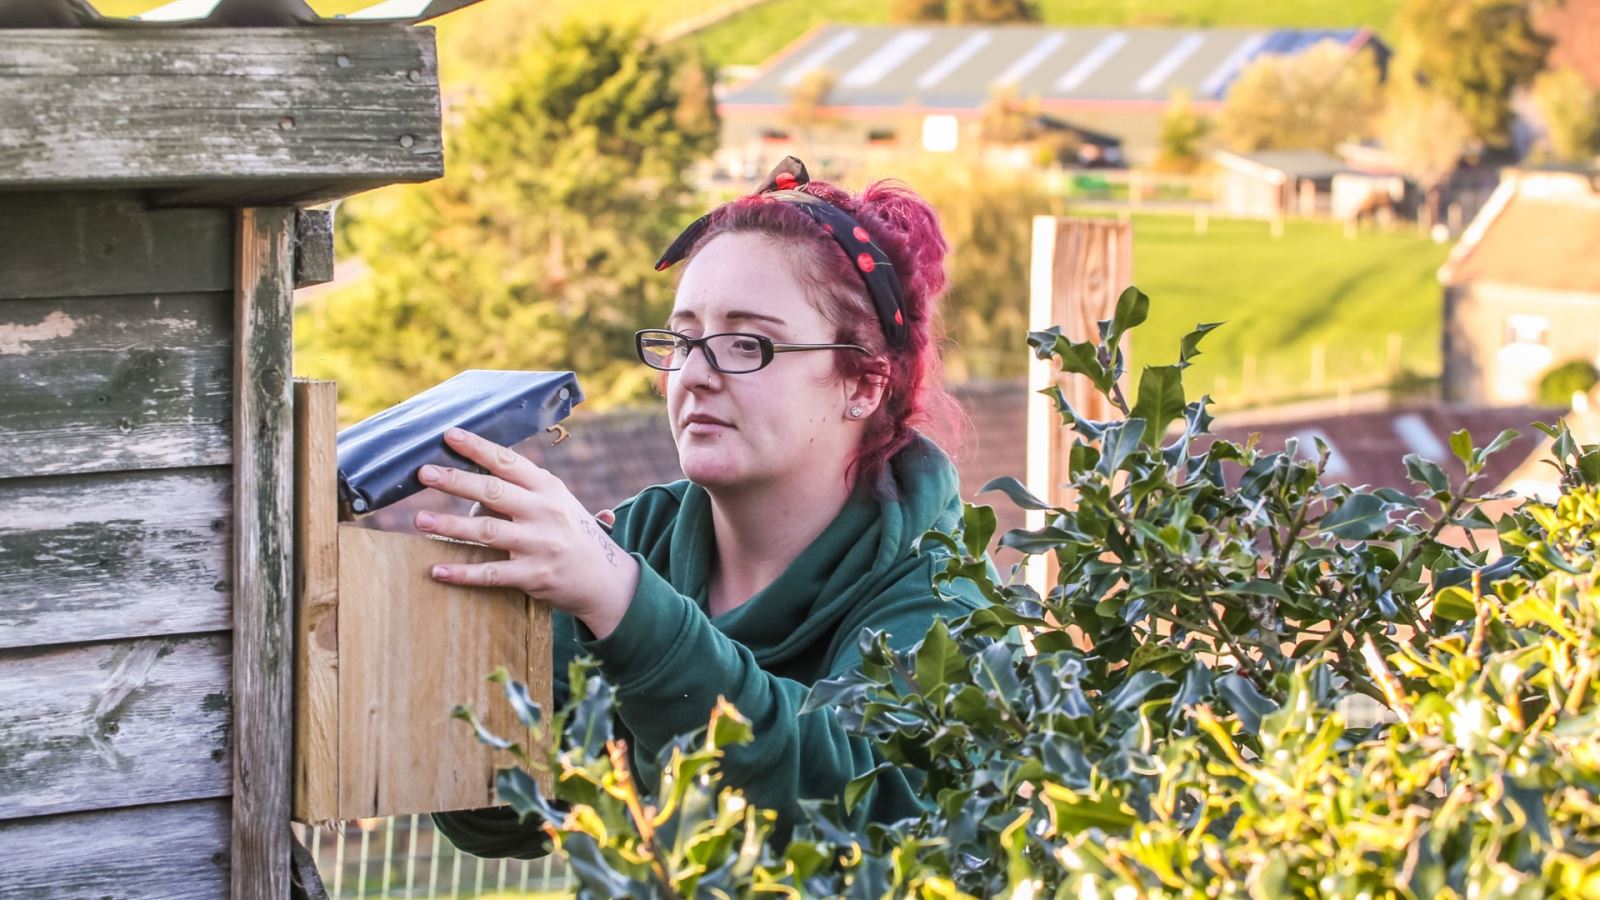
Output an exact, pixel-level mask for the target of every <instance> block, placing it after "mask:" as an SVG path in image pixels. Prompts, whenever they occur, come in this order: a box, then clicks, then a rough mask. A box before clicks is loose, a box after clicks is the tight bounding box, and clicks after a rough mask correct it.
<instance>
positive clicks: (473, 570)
mask: <svg viewBox="0 0 1600 900" xmlns="http://www.w3.org/2000/svg"><path fill="white" fill-rule="evenodd" d="M510 565H511V564H510V563H509V562H487V563H474V564H471V565H449V566H443V565H440V566H434V567H433V571H432V572H430V573H429V574H431V575H432V576H433V577H434V578H436V579H438V580H439V581H443V582H447V583H449V584H464V585H468V586H471V587H500V586H503V585H505V584H506V583H507V579H508V578H509V577H510V574H509V573H508V572H507V571H506V569H507V567H508V566H510Z"/></svg>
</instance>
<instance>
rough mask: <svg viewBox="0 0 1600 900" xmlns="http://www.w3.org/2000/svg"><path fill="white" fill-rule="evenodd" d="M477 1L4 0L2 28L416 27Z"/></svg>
mask: <svg viewBox="0 0 1600 900" xmlns="http://www.w3.org/2000/svg"><path fill="white" fill-rule="evenodd" d="M477 2H479V0H383V2H379V3H375V4H374V5H372V6H369V7H367V8H365V9H362V10H358V11H356V12H353V13H347V14H345V15H341V16H330V17H326V18H325V17H323V16H320V15H318V14H317V12H316V11H315V10H313V9H312V8H311V7H310V6H309V5H307V4H306V2H305V0H174V2H171V3H167V4H164V5H162V6H160V7H157V8H156V9H153V10H150V11H149V12H146V13H144V14H143V15H139V16H131V17H126V18H123V17H118V16H107V15H103V14H102V13H101V12H100V11H99V10H97V9H95V7H94V6H93V4H91V3H89V2H87V0H0V29H7V28H19V29H21V28H140V27H145V28H148V27H152V26H159V27H163V28H174V27H180V28H285V27H291V26H303V25H306V26H340V25H373V24H391V25H414V24H416V23H418V22H425V21H427V20H429V19H436V18H438V17H439V16H442V15H445V14H447V13H451V12H455V11H456V10H458V9H461V8H462V7H465V6H471V5H472V4H474V3H477Z"/></svg>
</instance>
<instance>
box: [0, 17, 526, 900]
mask: <svg viewBox="0 0 1600 900" xmlns="http://www.w3.org/2000/svg"><path fill="white" fill-rule="evenodd" d="M469 2H471V0H432V2H429V0H388V2H384V3H381V4H379V5H377V6H375V7H374V8H373V9H371V10H369V11H367V12H366V13H355V14H352V15H349V16H346V17H345V18H343V19H341V20H340V21H338V22H332V21H324V20H322V19H320V18H318V17H317V15H316V14H315V13H314V12H312V11H311V9H310V8H309V7H307V6H306V5H305V3H304V2H303V0H218V2H214V3H210V4H208V3H205V2H196V0H182V2H179V3H174V4H171V5H170V6H169V7H165V8H163V9H160V10H157V11H155V12H153V13H150V14H147V15H146V16H145V17H144V21H142V22H130V21H125V20H117V19H110V18H106V17H103V16H100V15H99V14H98V13H97V12H96V11H95V10H94V8H93V7H92V6H91V5H90V4H89V3H87V2H85V0H8V2H0V697H3V698H5V701H4V703H0V848H3V850H4V852H0V893H5V894H7V895H8V896H9V895H11V894H12V893H16V894H20V895H23V896H95V897H99V896H107V895H114V896H118V897H129V896H141V897H142V896H160V897H220V896H230V895H231V896H234V897H269V898H284V897H287V896H288V895H289V881H290V879H289V870H290V849H291V833H290V829H289V822H290V819H291V806H292V804H293V802H294V799H295V798H299V799H300V801H301V802H300V804H299V809H300V811H301V813H302V814H304V815H306V816H307V817H315V818H322V817H329V816H333V817H337V816H345V815H357V814H360V815H373V814H376V813H382V812H385V811H392V810H394V809H397V808H410V809H418V808H422V807H425V806H428V805H433V804H441V805H453V804H454V803H455V800H452V799H450V798H457V799H459V800H460V801H461V802H462V803H464V804H466V803H481V802H486V801H487V800H488V797H489V794H488V785H487V783H486V775H485V769H484V767H483V765H482V763H483V760H484V759H485V757H484V756H483V755H482V750H481V748H479V747H477V746H476V745H475V744H473V745H472V746H471V747H470V752H471V753H472V754H476V755H474V756H472V758H471V759H470V760H469V761H467V762H466V763H462V764H460V765H456V761H454V760H444V761H442V762H441V759H442V757H438V756H436V757H433V758H428V757H425V756H422V755H408V756H407V757H406V762H408V763H409V764H410V765H411V767H412V769H413V772H412V773H411V774H413V775H415V776H418V777H415V778H411V779H403V778H399V777H398V776H396V775H395V774H394V773H395V772H396V770H397V767H398V766H400V754H401V753H406V752H408V751H409V753H410V754H421V753H422V748H433V749H434V751H436V752H437V753H440V754H444V755H446V756H449V755H451V754H454V753H456V752H457V751H458V748H461V747H464V746H465V744H467V743H470V742H471V738H470V736H469V735H468V732H467V728H466V726H465V725H463V724H462V723H458V722H450V721H449V720H448V712H449V710H448V706H445V707H444V708H443V709H438V708H429V709H428V710H426V711H425V712H424V713H421V714H413V713H414V710H412V709H411V708H410V707H409V706H408V703H409V701H403V700H402V701H397V705H389V704H387V703H386V702H385V700H386V699H387V698H392V697H394V696H396V695H395V694H393V693H392V692H393V691H395V690H396V689H397V688H399V687H409V688H412V689H415V690H418V691H422V692H424V693H426V692H427V691H432V692H433V694H432V695H431V696H434V697H438V698H445V697H449V699H450V702H455V701H468V702H474V703H476V704H477V705H478V707H479V712H480V714H486V715H487V716H488V718H489V722H490V724H491V725H493V724H495V723H496V722H497V721H499V720H497V719H496V716H497V715H498V713H497V712H496V711H497V710H500V709H502V708H504V707H505V706H506V704H505V703H504V701H503V700H501V699H500V698H499V697H498V696H494V695H493V693H492V690H493V689H492V686H486V685H484V684H483V683H482V681H481V677H482V676H483V675H485V674H487V673H488V671H489V670H490V669H491V668H492V663H504V664H506V665H508V666H510V667H512V668H513V669H516V668H518V667H524V668H526V667H529V665H530V664H529V659H530V658H531V657H536V656H537V655H538V654H539V653H540V652H542V651H541V650H540V649H539V648H538V647H537V646H535V645H536V643H537V640H538V637H537V632H538V631H539V628H540V626H539V625H537V624H536V623H537V620H538V617H537V615H536V614H535V613H532V612H530V611H529V610H528V609H527V606H526V602H525V601H522V605H520V606H519V605H518V602H517V601H515V600H513V601H511V602H507V603H503V604H498V605H497V606H494V607H493V608H492V609H491V608H490V607H491V604H490V603H489V599H490V598H487V597H481V596H478V597H462V596H448V597H444V598H442V599H440V601H439V603H438V604H437V611H438V612H439V615H440V618H429V619H427V620H426V621H425V622H424V621H421V620H419V618H418V616H419V615H420V610H419V609H418V608H416V607H415V606H404V605H401V604H397V603H391V604H390V605H389V606H388V607H387V608H386V609H384V610H382V612H381V613H374V606H373V605H372V604H374V603H376V602H378V601H379V600H380V599H383V598H387V597H390V596H392V595H394V594H398V593H403V592H407V591H418V590H419V589H420V585H419V582H416V581H415V580H414V579H413V577H412V575H413V573H412V568H411V566H412V564H413V563H414V562H417V561H418V560H420V559H421V558H422V554H421V552H420V551H419V552H412V548H416V547H418V546H419V545H418V544H417V541H420V540H421V539H420V538H410V537H401V536H393V535H380V534H375V533H357V532H354V531H350V530H347V529H344V528H340V527H338V526H333V527H331V528H330V527H329V521H328V520H327V519H326V517H325V516H324V513H325V510H324V509H323V508H322V506H321V505H320V504H322V503H323V501H324V499H326V501H327V502H329V503H331V502H332V498H333V493H332V491H331V490H330V491H328V492H327V493H326V494H323V493H322V492H321V488H320V487H315V485H316V484H318V481H317V479H320V478H323V477H324V476H325V475H326V474H327V473H326V471H325V470H321V469H315V467H312V466H311V465H310V463H309V462H308V463H306V466H307V467H306V469H305V471H306V473H307V474H306V475H305V476H304V483H302V484H301V487H302V488H304V487H305V486H306V485H307V484H309V485H312V486H313V487H312V488H311V489H310V490H311V492H310V493H307V492H306V491H305V490H302V491H301V499H302V502H301V503H300V504H299V508H300V509H301V510H302V518H303V519H304V521H306V522H307V523H308V524H307V527H306V529H304V530H303V531H302V532H301V534H300V535H299V540H300V541H301V545H302V549H301V551H300V559H299V560H298V565H299V568H300V570H301V571H302V572H303V573H304V574H305V584H306V585H307V586H308V587H309V589H310V590H309V593H306V594H302V595H301V596H302V597H304V598H306V599H307V600H308V602H309V603H310V609H309V613H308V614H309V617H310V618H309V620H308V621H303V622H301V623H300V624H301V626H302V627H303V628H305V633H306V634H307V635H308V637H309V640H306V641H299V640H297V639H298V638H299V636H300V635H299V633H297V629H296V622H295V616H294V612H295V608H296V592H295V585H294V573H295V571H296V568H297V559H296V553H295V542H296V534H295V528H294V525H295V510H296V509H297V504H296V500H295V497H296V490H297V481H296V476H295V473H296V462H295V454H294V436H295V427H294V425H295V419H296V415H297V413H298V414H299V415H300V416H301V417H302V418H303V419H306V420H307V421H308V422H314V423H317V424H315V425H314V428H315V429H320V430H312V431H302V435H303V436H307V437H308V439H309V440H310V441H311V445H312V446H315V445H316V442H317V441H319V440H325V439H326V438H327V437H328V436H329V434H330V432H331V426H329V425H328V424H327V419H326V417H327V416H328V415H329V412H328V407H327V406H317V405H316V403H315V402H313V401H307V403H306V405H304V406H303V407H302V408H300V409H298V410H297V406H296V402H295V396H294V391H295V388H294V384H293V366H292V353H291V350H292V339H291V328H292V321H293V303H292V296H293V291H294V289H295V288H296V287H297V286H299V285H303V284H309V283H315V282H317V281H323V280H327V279H328V278H330V277H331V268H332V252H331V251H332V241H331V224H330V219H329V215H328V213H326V212H319V211H317V210H313V209H307V208H306V207H308V206H310V205H312V204H317V203H322V202H324V201H328V200H332V199H335V198H338V197H342V196H346V195H349V194H352V193H356V192H358V191H363V190H367V189H370V188H374V187H379V186H382V185H387V184H392V183H396V182H415V181H425V180H428V179H432V178H435V177H438V176H439V175H441V174H442V173H443V166H444V160H443V148H442V145H443V141H442V137H441V134H440V109H439V84H438V67H437V65H436V60H435V46H434V35H433V32H432V29H430V28H417V27H409V26H410V25H412V24H413V23H415V22H418V21H421V20H423V19H427V18H430V17H433V16H436V15H439V14H441V13H444V12H448V11H450V10H453V9H455V8H457V7H461V6H465V5H467V3H469ZM195 16H199V18H193V17H195ZM185 17H188V20H187V21H178V20H179V19H183V18H185ZM180 25H181V26H182V27H177V26H180ZM309 390H313V391H315V390H316V389H309ZM329 402H331V400H329ZM308 427H312V426H308ZM308 459H309V457H308ZM402 547H403V548H404V549H397V548H402ZM426 550H428V551H430V552H431V551H435V550H437V551H438V552H441V553H445V554H452V553H456V554H470V553H472V552H481V551H472V550H470V549H466V548H442V547H438V546H436V545H428V546H427V547H426ZM402 563H403V564H402ZM358 570H364V571H360V572H359V574H358ZM333 598H337V603H334V602H333ZM495 599H506V598H495ZM335 608H336V613H333V612H329V610H333V609H335ZM330 615H332V616H335V618H333V619H332V620H331V621H332V623H333V624H332V626H329V624H328V622H329V621H330V620H329V618H328V616H330ZM319 616H320V618H319ZM512 620H515V621H512ZM330 627H331V629H332V630H333V631H336V632H337V642H336V643H334V642H332V640H331V637H332V634H331V632H330V630H329V629H330ZM474 653H481V654H482V659H475V660H472V661H470V662H468V663H466V664H465V665H467V666H468V667H469V668H470V675H471V683H470V684H468V683H467V681H466V680H451V679H453V678H455V676H454V675H452V674H449V667H448V666H446V665H445V664H444V662H443V661H444V660H445V659H446V658H447V657H451V656H453V655H456V654H460V655H459V656H456V659H457V660H458V661H459V660H461V659H464V658H465V657H466V656H468V655H471V654H474ZM297 657H298V658H300V659H301V661H302V663H303V664H305V665H306V666H308V667H309V668H308V673H309V674H308V676H307V677H306V678H305V679H303V680H302V681H301V683H300V685H299V690H298V693H299V694H300V695H301V696H302V697H304V698H306V699H305V700H304V702H302V703H301V705H300V708H299V710H298V713H299V715H300V717H301V719H302V728H301V746H302V751H303V752H302V754H301V765H300V766H299V767H298V771H299V774H300V775H301V776H302V777H301V778H298V779H297V778H296V777H295V775H296V770H297V766H296V763H295V761H294V759H295V757H294V749H293V747H294V745H293V735H294V732H295V728H294V725H295V721H296V714H297V709H296V705H295V699H296V694H297V687H296V681H295V661H296V659H297ZM319 666H320V668H318V667H319ZM534 668H537V667H536V666H535V667H534ZM530 671H531V669H530ZM464 677H465V674H463V678H464ZM458 690H459V691H460V693H459V694H453V692H455V691H458ZM330 704H331V706H330ZM334 707H337V709H338V718H337V719H331V718H328V719H325V718H319V717H317V716H318V710H327V709H330V708H334ZM308 713H309V714H311V715H312V720H311V723H310V724H309V725H307V724H305V720H306V716H307V714H308ZM333 722H337V724H338V727H334V728H332V729H331V731H330V730H329V727H330V723H333ZM506 730H507V731H508V732H509V731H510V729H509V728H508V729H506ZM407 734H409V735H411V736H412V738H413V740H412V743H411V744H410V745H409V747H407V748H402V747H400V746H398V745H397V744H396V743H395V741H397V740H399V739H400V737H397V736H405V735H407ZM457 738H460V739H461V741H459V742H457ZM363 749H364V750H365V751H367V752H366V753H365V754H363V752H362V751H363ZM460 752H462V753H467V752H468V751H467V750H466V749H461V750H460ZM308 753H309V756H308ZM436 764H437V765H436ZM426 770H431V771H435V772H439V773H444V774H441V775H440V776H439V778H440V779H442V781H438V782H436V783H433V784H424V782H426V781H427V778H426V777H422V776H425V775H426V774H427V771H426ZM328 773H332V774H331V776H329V775H328ZM322 776H328V777H322ZM329 777H331V778H332V780H329ZM419 785H420V786H421V787H425V788H426V789H427V790H432V791H434V793H431V794H429V793H427V792H426V791H423V790H419V791H418V792H416V793H412V792H411V789H412V788H414V787H418V786H419ZM391 803H393V804H400V806H394V805H391ZM417 804H421V806H418V805H417Z"/></svg>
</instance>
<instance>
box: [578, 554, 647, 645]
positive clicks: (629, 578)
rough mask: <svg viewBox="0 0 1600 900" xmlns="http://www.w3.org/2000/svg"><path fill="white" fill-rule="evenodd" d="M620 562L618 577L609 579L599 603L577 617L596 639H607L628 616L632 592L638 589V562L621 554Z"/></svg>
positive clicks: (630, 556)
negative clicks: (606, 588) (621, 562)
mask: <svg viewBox="0 0 1600 900" xmlns="http://www.w3.org/2000/svg"><path fill="white" fill-rule="evenodd" d="M622 560H623V564H622V565H621V566H619V567H618V568H619V569H620V571H619V572H618V577H616V578H614V579H609V581H610V584H609V586H608V587H609V589H608V590H604V591H602V592H600V594H601V595H600V597H598V598H597V599H598V601H599V602H597V603H596V604H595V605H594V607H593V608H592V609H590V610H587V611H585V612H583V613H580V614H579V615H578V620H579V621H581V622H582V623H583V625H584V627H585V628H588V629H589V631H590V632H591V633H592V634H594V636H595V638H596V639H599V638H605V637H609V636H610V635H611V632H613V631H616V630H617V626H618V625H620V624H622V617H623V616H625V615H627V614H628V607H629V606H631V605H632V604H633V594H634V592H635V591H636V590H638V588H639V561H638V560H637V559H634V557H633V556H632V554H623V556H622Z"/></svg>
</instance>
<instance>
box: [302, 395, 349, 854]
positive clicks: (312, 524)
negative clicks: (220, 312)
mask: <svg viewBox="0 0 1600 900" xmlns="http://www.w3.org/2000/svg"><path fill="white" fill-rule="evenodd" d="M338 402H339V386H338V385H336V384H334V383H333V382H331V381H304V380H296V381H295V385H294V474H295V489H294V515H295V528H294V572H295V578H294V581H295V635H294V640H295V644H294V654H295V672H296V677H295V697H294V701H295V702H294V740H295V746H294V817H295V818H296V819H297V820H299V821H302V822H306V821H320V820H323V819H337V818H338V817H339V816H338V809H339V723H340V722H341V721H342V720H341V719H340V716H339V480H338V478H339V460H338V441H337V440H336V438H337V435H338V431H339V423H338V416H337V407H338Z"/></svg>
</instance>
